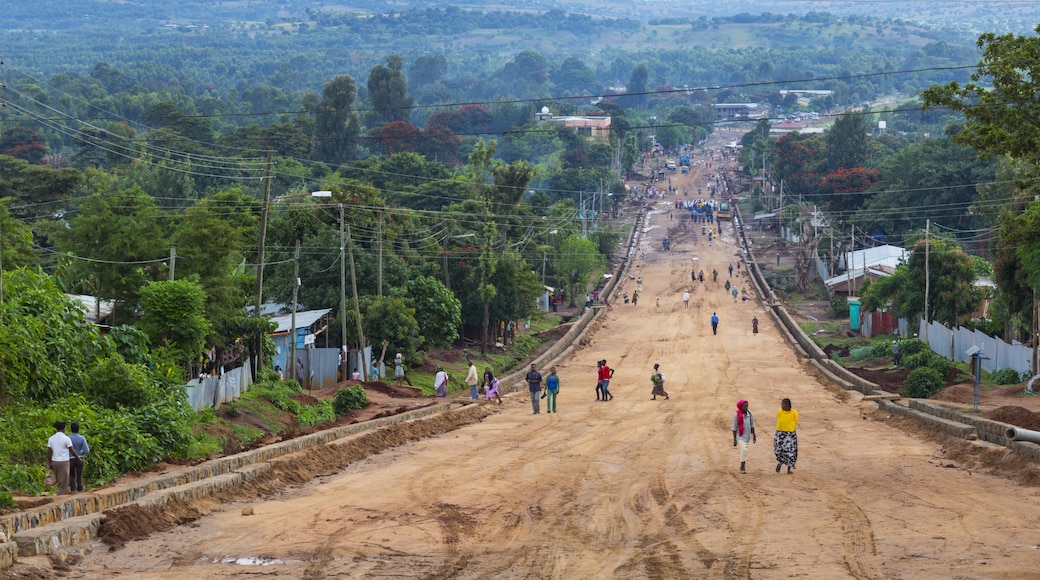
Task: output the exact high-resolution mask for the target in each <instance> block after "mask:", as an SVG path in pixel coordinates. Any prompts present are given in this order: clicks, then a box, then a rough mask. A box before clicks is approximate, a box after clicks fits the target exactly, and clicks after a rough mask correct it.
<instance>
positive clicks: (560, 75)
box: [552, 56, 598, 93]
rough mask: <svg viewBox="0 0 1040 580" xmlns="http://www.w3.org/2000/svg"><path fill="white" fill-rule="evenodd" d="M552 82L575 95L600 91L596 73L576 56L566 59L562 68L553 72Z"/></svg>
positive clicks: (561, 65)
mask: <svg viewBox="0 0 1040 580" xmlns="http://www.w3.org/2000/svg"><path fill="white" fill-rule="evenodd" d="M552 81H553V82H554V83H556V86H558V87H560V88H561V89H563V90H565V91H571V92H575V93H582V92H589V91H595V90H598V89H597V84H598V83H597V82H596V73H595V72H594V71H593V70H592V69H591V68H589V65H587V64H585V61H583V60H581V59H580V58H578V57H576V56H569V57H567V58H566V59H564V61H563V63H561V64H560V67H559V68H558V69H556V70H555V71H553V74H552Z"/></svg>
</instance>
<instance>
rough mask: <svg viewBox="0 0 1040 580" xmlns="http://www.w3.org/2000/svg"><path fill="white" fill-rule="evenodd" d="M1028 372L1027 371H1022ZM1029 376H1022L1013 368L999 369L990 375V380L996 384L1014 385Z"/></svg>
mask: <svg viewBox="0 0 1040 580" xmlns="http://www.w3.org/2000/svg"><path fill="white" fill-rule="evenodd" d="M1023 374H1028V373H1023ZM1028 379H1029V377H1028V376H1027V377H1025V378H1022V376H1021V375H1019V374H1018V371H1016V370H1015V369H1000V370H999V371H997V372H995V373H993V374H992V375H991V376H990V380H992V381H993V382H994V383H996V384H998V385H1015V384H1018V383H1020V382H1022V381H1024V380H1028Z"/></svg>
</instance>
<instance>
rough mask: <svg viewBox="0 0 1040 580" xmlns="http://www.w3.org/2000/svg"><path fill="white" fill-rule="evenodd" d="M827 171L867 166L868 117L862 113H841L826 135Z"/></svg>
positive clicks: (825, 160) (825, 157) (824, 160)
mask: <svg viewBox="0 0 1040 580" xmlns="http://www.w3.org/2000/svg"><path fill="white" fill-rule="evenodd" d="M824 141H825V143H826V149H825V150H824V159H823V163H824V167H823V170H824V171H825V172H831V171H836V170H838V169H841V168H845V169H849V168H852V167H865V166H866V163H867V118H866V116H865V115H862V114H848V115H841V116H840V117H838V118H837V119H836V120H835V121H834V126H833V127H831V129H830V131H827V133H826V135H824Z"/></svg>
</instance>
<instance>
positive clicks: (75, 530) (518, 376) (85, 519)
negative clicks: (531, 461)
mask: <svg viewBox="0 0 1040 580" xmlns="http://www.w3.org/2000/svg"><path fill="white" fill-rule="evenodd" d="M644 219H645V211H641V212H640V213H639V215H638V216H637V217H636V221H635V227H633V229H632V231H631V233H630V234H629V238H628V240H627V241H626V243H625V246H626V247H625V253H626V255H625V257H624V258H623V259H622V260H621V261H620V263H619V264H618V265H617V267H616V268H615V270H614V276H613V277H612V279H611V280H610V281H609V282H608V283H607V284H606V285H605V287H604V289H603V295H604V296H610V295H611V293H612V292H613V291H614V287H615V285H616V284H617V281H618V280H619V279H620V277H621V276H622V275H624V274H625V273H627V271H628V265H629V263H630V260H631V258H632V256H633V254H634V252H635V247H636V244H637V243H638V240H639V236H640V232H641V230H642V224H643V222H644ZM602 314H603V311H602V310H593V311H590V312H589V313H587V314H586V315H584V316H582V317H581V318H580V319H579V320H578V322H577V323H575V324H574V325H573V326H572V327H571V329H570V330H569V331H568V332H567V334H566V335H564V336H563V337H562V338H561V339H560V340H559V341H557V342H556V343H555V344H554V345H552V346H551V347H550V348H549V349H548V350H547V351H546V352H545V353H543V354H542V355H541V356H539V357H538V358H537V359H535V361H534V362H535V363H536V364H538V365H540V366H543V367H544V366H547V365H549V364H550V363H551V362H553V361H555V360H558V359H560V358H562V357H563V356H566V355H568V354H569V353H570V351H571V349H572V345H573V344H574V343H575V342H576V341H578V340H580V339H581V337H582V336H584V334H585V331H586V329H587V328H588V326H589V324H590V323H591V322H592V321H593V320H595V319H596V318H597V317H598V316H600V315H602ZM525 372H526V369H520V370H518V371H516V372H514V373H510V374H509V375H506V376H504V377H503V378H502V381H501V382H502V383H503V392H516V391H519V390H521V387H522V386H524V385H523V376H524V373H525ZM494 412H496V410H495V409H494V408H492V407H489V406H487V405H485V404H472V403H463V404H460V403H446V404H441V405H433V406H430V407H424V408H422V409H416V410H414V411H409V412H406V413H401V414H399V415H394V416H391V417H383V418H380V419H374V420H371V421H366V422H364V423H356V424H353V425H344V426H342V427H337V428H334V429H328V430H325V431H321V432H318V433H312V434H310V435H304V436H302V437H297V438H295V439H290V440H288V441H282V442H280V443H274V444H271V445H267V446H264V447H262V448H259V449H254V450H252V451H246V452H243V453H239V454H236V455H230V456H228V457H221V458H219V459H214V460H211V461H206V462H204V463H200V464H199V465H195V466H192V467H186V468H183V469H176V470H172V471H170V472H167V473H164V474H162V475H156V476H154V477H148V478H145V479H142V480H140V481H135V482H131V483H126V484H119V485H113V486H111V487H108V488H104V489H101V490H98V491H96V492H90V493H84V494H79V495H69V496H65V499H64V500H63V501H57V502H54V503H51V504H49V505H46V506H41V507H38V508H32V509H29V510H26V511H24V512H15V513H11V514H7V515H5V516H3V517H0V569H4V568H9V567H11V566H13V565H14V564H15V562H16V560H17V559H18V558H19V557H21V558H29V557H33V556H50V555H59V554H62V553H63V552H65V551H66V550H68V549H69V548H71V547H73V546H77V545H83V544H87V543H89V542H91V541H93V540H94V539H95V538H97V537H98V533H99V532H100V531H101V523H102V520H104V519H105V517H106V514H105V512H110V513H111V512H118V511H119V510H120V509H121V508H127V507H128V506H134V507H139V508H143V509H146V510H160V511H161V510H162V509H163V508H164V507H165V506H167V505H169V504H171V503H174V502H191V501H193V500H198V499H202V498H206V497H211V496H219V495H220V494H226V493H232V492H233V490H234V489H236V488H238V487H239V486H252V485H257V484H259V483H262V482H267V481H270V480H271V479H279V478H280V479H282V480H284V479H286V478H289V479H293V475H291V474H290V472H293V471H296V469H295V467H294V466H293V464H292V462H293V458H294V457H295V456H300V455H305V454H308V453H313V454H321V455H322V457H321V461H322V464H323V465H324V469H325V472H326V473H334V472H335V471H338V470H339V469H342V468H343V467H345V466H346V465H348V464H349V463H351V462H353V461H357V460H358V459H362V458H363V457H364V456H366V455H365V454H366V453H367V454H371V453H374V452H378V451H380V450H383V449H388V448H391V447H394V446H397V445H401V444H403V443H406V442H408V441H413V440H417V439H420V438H423V437H429V436H433V435H438V434H440V433H446V432H448V431H451V430H454V429H457V428H459V427H462V426H463V425H467V424H470V423H475V422H477V421H480V420H482V419H483V418H484V417H486V416H488V415H490V414H491V413H494ZM366 437H368V438H371V439H372V440H373V441H369V442H362V441H361V440H363V439H365V438H366ZM358 442H362V443H364V444H359V445H358V447H359V448H363V449H359V450H350V451H348V452H344V453H339V454H336V453H331V454H330V453H322V451H321V450H322V449H323V448H328V447H341V446H342V447H345V446H350V445H352V444H355V443H358ZM283 464H284V466H285V467H283V468H282V469H279V466H280V465H283ZM316 475H317V474H314V476H316ZM289 483H298V481H289Z"/></svg>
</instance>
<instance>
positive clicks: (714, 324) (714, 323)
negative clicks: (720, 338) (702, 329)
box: [711, 312, 719, 334]
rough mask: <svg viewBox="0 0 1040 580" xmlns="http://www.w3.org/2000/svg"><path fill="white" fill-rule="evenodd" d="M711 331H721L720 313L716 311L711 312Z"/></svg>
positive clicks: (716, 332) (714, 332) (715, 332)
mask: <svg viewBox="0 0 1040 580" xmlns="http://www.w3.org/2000/svg"><path fill="white" fill-rule="evenodd" d="M711 333H712V334H718V333H719V315H718V314H716V313H714V312H712V313H711Z"/></svg>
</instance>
